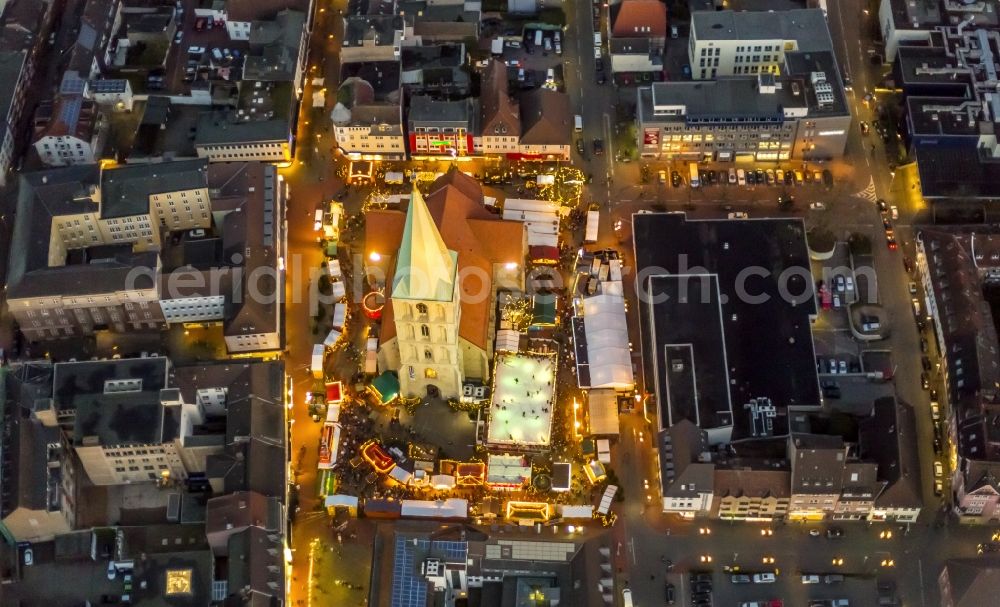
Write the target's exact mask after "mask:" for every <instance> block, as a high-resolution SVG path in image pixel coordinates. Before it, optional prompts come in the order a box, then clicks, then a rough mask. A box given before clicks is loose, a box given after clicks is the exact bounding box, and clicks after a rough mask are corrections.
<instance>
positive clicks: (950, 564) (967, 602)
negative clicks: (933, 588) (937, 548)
mask: <svg viewBox="0 0 1000 607" xmlns="http://www.w3.org/2000/svg"><path fill="white" fill-rule="evenodd" d="M998 584H1000V558H997V557H995V556H983V557H979V558H959V559H948V560H947V561H945V564H944V567H943V568H942V569H941V574H940V575H939V576H938V589H939V590H940V592H941V607H978V606H979V605H986V604H989V602H990V601H992V600H993V599H994V597H995V596H996V589H997V585H998Z"/></svg>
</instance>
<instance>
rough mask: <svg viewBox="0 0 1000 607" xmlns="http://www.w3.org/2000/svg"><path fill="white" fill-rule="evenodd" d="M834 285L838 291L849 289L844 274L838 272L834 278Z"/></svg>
mask: <svg viewBox="0 0 1000 607" xmlns="http://www.w3.org/2000/svg"><path fill="white" fill-rule="evenodd" d="M833 286H834V288H836V289H837V292H838V293H843V292H844V291H846V290H847V281H845V280H844V275H843V274H837V275H836V276H834V278H833Z"/></svg>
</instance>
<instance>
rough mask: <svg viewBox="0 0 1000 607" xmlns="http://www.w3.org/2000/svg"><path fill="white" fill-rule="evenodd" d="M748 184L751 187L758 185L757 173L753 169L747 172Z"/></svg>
mask: <svg viewBox="0 0 1000 607" xmlns="http://www.w3.org/2000/svg"><path fill="white" fill-rule="evenodd" d="M746 178H747V183H748V184H749V185H756V183H757V173H755V172H754V170H753V169H750V170H749V171H747V172H746Z"/></svg>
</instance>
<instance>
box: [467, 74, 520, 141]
mask: <svg viewBox="0 0 1000 607" xmlns="http://www.w3.org/2000/svg"><path fill="white" fill-rule="evenodd" d="M482 79H483V85H482V86H481V87H480V93H479V110H480V112H481V116H480V120H479V129H480V130H479V136H478V138H477V139H478V141H477V143H476V149H477V150H481V151H482V153H483V154H486V155H494V154H496V155H500V154H504V155H507V156H516V155H517V153H518V151H519V150H520V138H521V116H520V112H519V109H518V105H517V102H516V101H515V100H513V99H511V97H510V91H509V88H508V87H509V80H508V78H507V65H506V64H505V63H504V62H503V61H499V60H497V59H491V60H490V62H489V65H488V66H487V67H486V69H485V70H484V71H483V75H482Z"/></svg>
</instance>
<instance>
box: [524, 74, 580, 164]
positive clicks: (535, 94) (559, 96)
mask: <svg viewBox="0 0 1000 607" xmlns="http://www.w3.org/2000/svg"><path fill="white" fill-rule="evenodd" d="M518 107H519V115H520V119H521V139H520V142H519V143H520V149H519V155H520V156H519V157H520V158H521V159H524V160H569V158H570V149H571V146H572V139H573V130H572V129H573V113H572V112H571V111H570V108H569V95H567V94H566V93H561V92H559V91H551V90H549V89H546V88H536V89H532V90H530V91H527V92H525V93H523V94H522V95H521V96H520V103H519V106H518Z"/></svg>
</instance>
